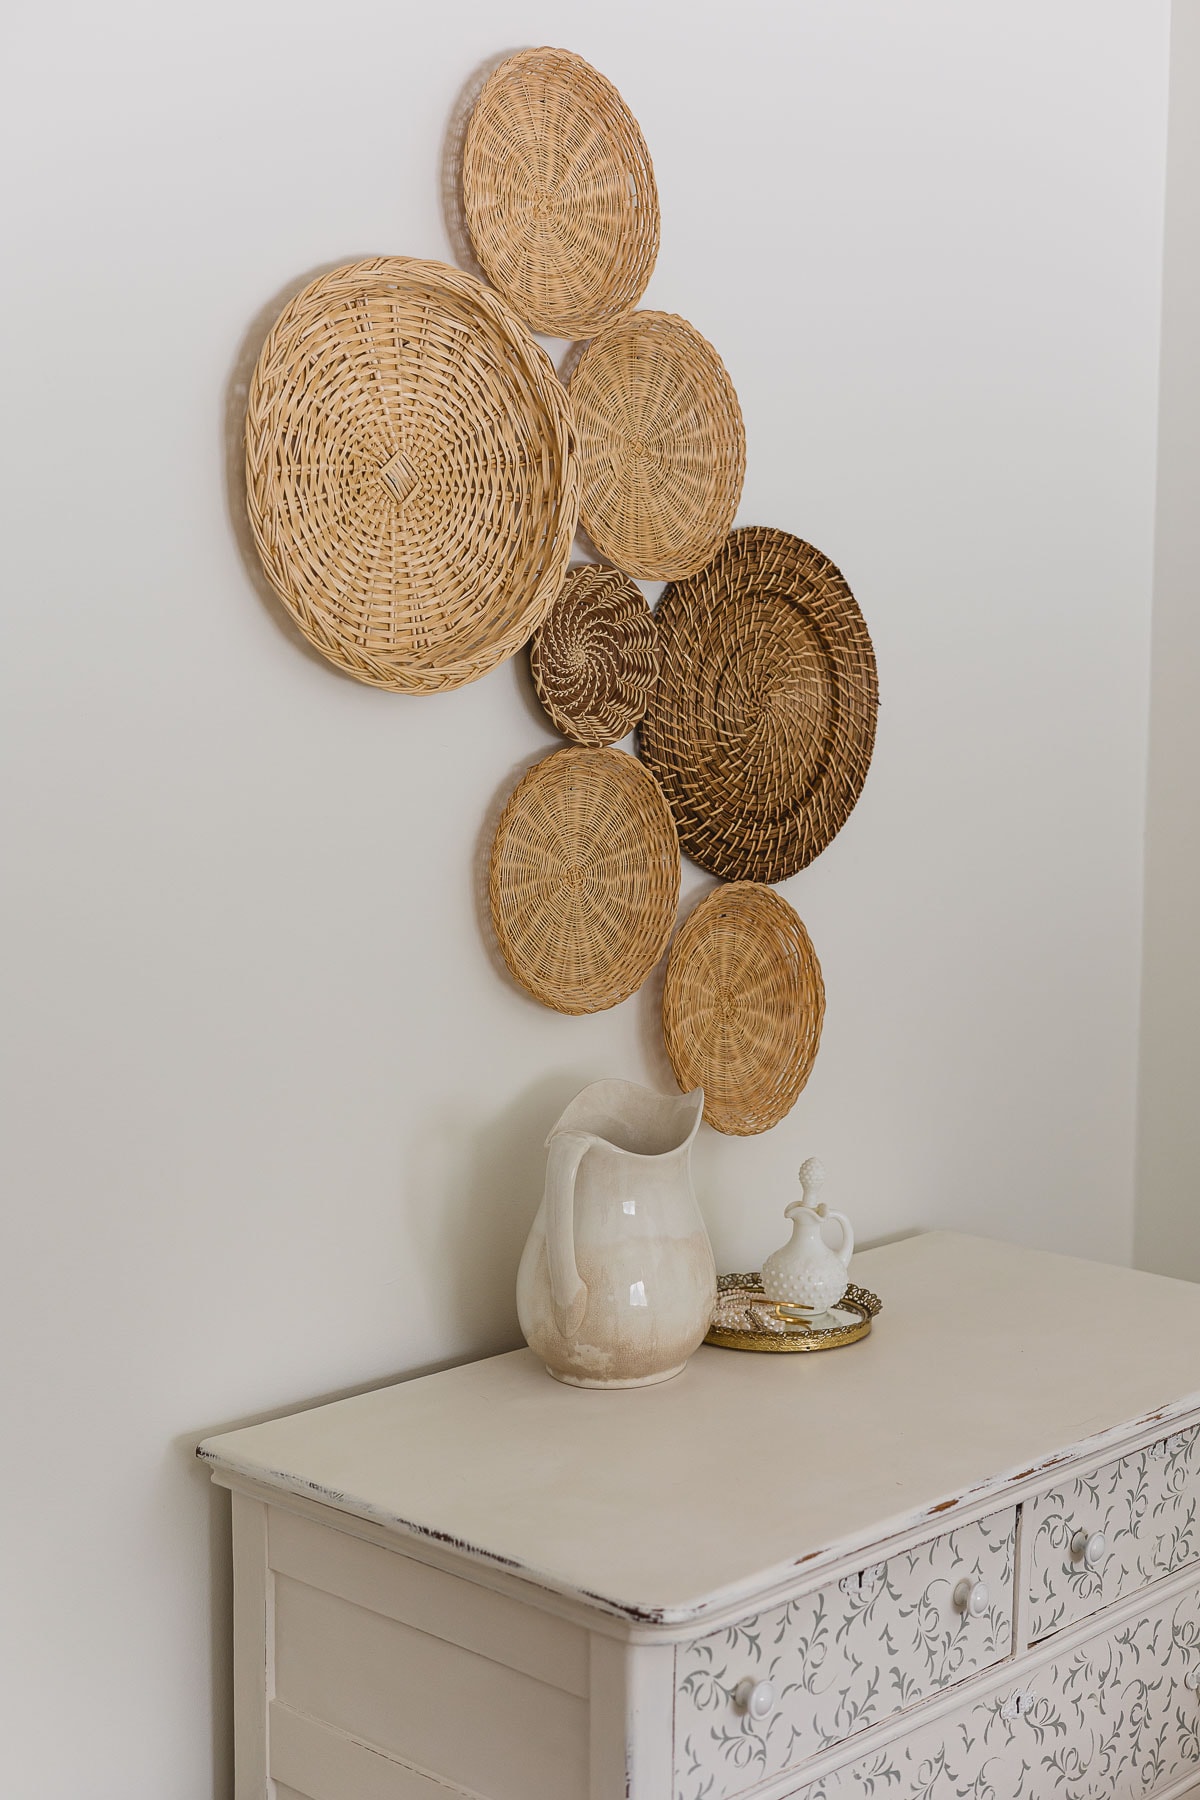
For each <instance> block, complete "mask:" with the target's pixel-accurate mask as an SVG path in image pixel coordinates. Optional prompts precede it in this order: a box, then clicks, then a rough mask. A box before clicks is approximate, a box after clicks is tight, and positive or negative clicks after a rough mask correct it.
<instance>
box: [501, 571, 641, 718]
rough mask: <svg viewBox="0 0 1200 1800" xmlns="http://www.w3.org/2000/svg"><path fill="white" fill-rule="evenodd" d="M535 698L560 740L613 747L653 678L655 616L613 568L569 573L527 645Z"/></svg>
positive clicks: (638, 592)
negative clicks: (551, 721) (556, 729)
mask: <svg viewBox="0 0 1200 1800" xmlns="http://www.w3.org/2000/svg"><path fill="white" fill-rule="evenodd" d="M529 660H530V664H531V666H532V669H533V680H534V685H535V686H536V688H537V693H538V699H539V700H540V701H541V703H542V705H543V706H544V707H545V709H546V711H547V712H548V713H549V715H550V717H551V718H552V719H553V721H554V723H555V725H556V726H557V727H558V729H559V730H560V731H561V732H562V734H563V736H564V737H568V738H570V739H572V741H573V742H574V743H577V744H593V745H600V744H615V743H617V742H618V741H619V740H620V739H621V738H623V737H625V736H626V735H627V734H628V733H629V732H631V731H632V730H633V728H634V726H635V725H636V724H637V722H638V720H639V719H640V718H641V716H642V714H643V713H644V712H645V710H646V701H647V700H648V699H649V696H650V690H651V688H652V687H653V686H654V682H655V679H656V678H657V675H658V639H657V637H656V635H655V630H654V615H653V614H652V612H651V611H650V608H649V606H648V605H647V604H646V601H645V598H644V596H643V595H642V592H641V590H640V588H637V587H635V586H634V584H633V582H632V581H629V580H627V579H626V577H625V576H624V575H622V574H621V573H620V572H619V571H618V570H616V569H606V568H601V567H597V566H595V565H589V566H588V567H585V568H579V569H572V570H571V572H570V574H569V575H568V576H567V579H566V580H565V582H564V583H563V587H562V592H561V593H560V594H559V596H558V599H557V600H556V601H555V602H554V605H553V606H552V607H551V608H550V611H549V612H548V613H547V614H546V617H545V619H544V620H543V621H542V624H541V625H540V626H539V628H538V630H537V632H536V634H535V636H534V639H533V642H532V643H531V644H530V646H529Z"/></svg>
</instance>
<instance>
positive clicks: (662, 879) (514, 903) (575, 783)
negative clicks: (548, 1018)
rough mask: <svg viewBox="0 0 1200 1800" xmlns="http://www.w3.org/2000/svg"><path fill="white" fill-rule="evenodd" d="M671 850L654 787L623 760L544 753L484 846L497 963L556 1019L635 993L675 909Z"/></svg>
mask: <svg viewBox="0 0 1200 1800" xmlns="http://www.w3.org/2000/svg"><path fill="white" fill-rule="evenodd" d="M679 874H680V870H679V840H678V838H677V837H676V835H675V825H674V821H673V820H672V818H671V813H670V809H669V808H668V806H667V803H666V801H665V800H664V799H663V797H662V793H661V791H660V789H659V786H658V783H657V782H656V781H655V779H654V777H653V776H652V775H651V774H650V773H649V771H648V770H646V769H645V768H643V766H642V764H641V763H640V762H638V761H637V760H636V758H635V757H632V756H627V755H626V754H625V752H624V751H623V750H583V749H574V748H570V749H566V750H556V751H554V753H553V754H552V755H551V756H548V757H546V758H545V760H544V761H543V762H540V763H537V764H536V765H535V767H534V768H532V769H530V771H529V773H528V774H527V775H526V776H525V777H524V778H523V779H522V780H521V781H520V782H519V783H518V785H517V787H516V788H515V789H514V791H513V794H512V796H511V798H510V800H509V802H508V804H507V806H506V807H505V809H504V812H503V814H502V815H501V818H500V824H499V826H498V827H497V830H496V837H495V841H494V842H493V845H492V861H491V871H490V876H489V881H488V899H489V902H490V905H491V913H492V923H493V925H494V927H495V931H496V938H497V941H498V942H499V945H500V950H501V953H502V954H503V957H504V960H505V962H506V963H507V964H508V966H509V968H510V970H511V971H512V973H513V975H514V976H515V977H516V979H517V981H519V982H520V984H521V986H522V987H524V988H527V989H528V991H529V992H530V993H531V994H532V995H533V996H534V998H535V999H537V1000H540V1001H541V1002H542V1004H543V1006H552V1007H553V1008H554V1009H555V1011H556V1012H563V1013H590V1012H603V1011H604V1010H605V1009H606V1008H607V1007H610V1006H617V1005H619V1003H620V1002H621V1001H622V1000H627V999H628V998H629V996H630V994H632V993H634V992H635V991H636V990H637V989H638V988H639V987H641V985H642V983H643V981H645V979H646V977H647V975H649V973H650V971H651V969H652V968H653V967H654V965H655V963H656V962H657V961H658V959H659V957H660V956H661V955H662V953H663V951H664V950H665V949H666V947H667V940H668V938H669V937H670V935H671V928H672V926H673V925H674V923H675V915H676V912H677V909H678V906H679Z"/></svg>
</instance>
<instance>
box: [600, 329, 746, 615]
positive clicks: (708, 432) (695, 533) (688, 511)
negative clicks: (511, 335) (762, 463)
mask: <svg viewBox="0 0 1200 1800" xmlns="http://www.w3.org/2000/svg"><path fill="white" fill-rule="evenodd" d="M570 391H571V399H572V401H573V402H574V406H575V419H576V424H577V427H578V431H579V456H580V463H581V470H582V486H581V497H580V512H581V516H582V519H583V523H584V526H585V527H586V529H587V532H588V535H589V537H590V538H591V539H592V541H593V543H594V544H595V545H596V547H597V548H598V549H599V551H600V553H601V555H603V556H605V557H607V558H608V560H609V561H611V562H613V563H615V564H616V565H617V567H618V568H620V569H624V570H625V572H626V574H627V575H635V576H637V577H639V578H640V579H642V580H645V581H670V580H674V579H678V578H681V577H683V576H685V575H691V574H694V573H695V571H696V570H698V569H702V568H703V567H704V565H705V563H707V562H708V561H709V560H710V558H711V557H713V556H714V555H715V554H716V552H717V551H718V550H719V548H720V546H721V544H722V543H723V542H724V539H725V536H726V533H727V532H728V530H729V527H730V526H731V525H732V523H733V517H734V514H735V513H736V512H737V508H738V501H739V500H740V498H741V493H742V481H743V478H744V476H745V473H746V433H745V427H744V426H743V423H742V413H741V408H740V407H739V405H738V400H737V395H736V394H735V393H734V391H733V383H732V382H731V381H730V379H729V376H728V375H727V374H726V372H725V365H724V364H723V363H722V361H721V359H720V357H719V356H718V355H717V353H716V351H715V350H714V349H713V347H712V345H711V344H709V343H707V342H706V341H705V339H704V338H702V337H701V336H700V333H699V332H698V331H696V330H695V329H694V328H693V327H692V326H691V325H689V324H688V322H687V320H686V319H679V318H676V317H675V316H674V315H673V314H671V313H659V312H639V313H634V314H633V316H632V317H631V318H629V319H626V320H625V321H624V322H623V323H621V324H619V325H614V326H612V327H611V328H610V329H609V330H607V331H605V332H602V333H601V334H600V336H599V337H597V338H594V339H593V341H592V343H591V344H589V346H588V348H587V349H586V350H585V351H584V353H583V355H582V357H581V358H580V360H579V363H578V364H577V366H576V368H575V371H574V373H573V374H572V376H571V383H570Z"/></svg>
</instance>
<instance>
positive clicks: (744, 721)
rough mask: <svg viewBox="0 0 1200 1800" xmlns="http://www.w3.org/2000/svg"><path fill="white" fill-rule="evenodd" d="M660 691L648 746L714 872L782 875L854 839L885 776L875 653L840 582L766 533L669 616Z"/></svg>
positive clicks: (675, 588) (681, 590)
mask: <svg viewBox="0 0 1200 1800" xmlns="http://www.w3.org/2000/svg"><path fill="white" fill-rule="evenodd" d="M655 622H656V625H657V627H658V637H659V651H660V657H661V664H660V671H659V678H658V682H657V684H656V686H655V689H654V692H653V693H652V694H651V696H650V703H649V705H648V707H647V709H646V716H645V718H644V719H643V721H642V727H641V752H642V755H643V757H644V758H645V760H646V762H647V764H648V765H649V767H650V768H652V769H653V770H654V772H655V774H656V775H657V776H658V778H659V780H660V782H661V783H662V786H663V791H664V793H665V794H666V796H667V799H668V801H669V802H670V806H671V810H672V812H673V813H674V814H675V822H676V824H677V825H678V827H679V838H680V842H681V844H682V845H683V848H684V849H685V850H686V851H687V853H688V855H689V856H690V857H691V858H692V859H693V860H694V861H695V862H698V863H699V864H700V865H701V866H702V867H703V868H705V869H710V870H711V871H712V872H713V874H715V875H722V876H724V877H725V878H726V879H728V880H750V881H765V882H772V881H781V880H783V879H784V877H786V876H788V875H793V874H795V872H796V871H797V870H798V869H803V868H804V867H805V866H806V865H807V864H808V863H810V862H811V861H812V860H813V858H814V857H815V856H818V855H819V854H820V852H821V851H822V850H824V849H825V847H826V845H827V844H829V842H830V841H831V839H832V838H833V837H834V836H835V835H836V833H837V832H838V831H840V830H841V828H842V826H843V825H844V824H845V822H846V820H847V818H848V817H849V815H850V813H851V811H852V809H853V807H854V805H855V802H856V801H857V799H858V797H859V794H860V793H861V792H862V787H863V783H864V781H865V780H866V777H867V769H868V767H869V766H870V761H871V753H872V750H873V749H874V744H875V723H876V717H877V714H878V710H879V683H878V677H877V673H876V667H875V652H874V649H873V648H872V644H871V638H870V634H869V633H868V631H867V627H866V623H865V621H864V619H863V616H862V613H861V612H860V611H859V608H858V605H857V602H856V601H855V599H854V596H853V594H852V593H851V592H850V589H849V587H848V586H847V585H846V582H845V579H844V578H843V576H842V574H841V572H840V571H839V570H838V569H837V568H835V567H834V565H833V563H831V562H830V561H829V558H828V557H826V556H822V555H821V553H820V551H819V550H814V549H813V547H812V545H811V544H806V543H804V542H802V541H801V539H799V538H796V537H792V536H791V535H790V534H789V533H788V532H785V531H774V530H768V529H765V528H763V527H759V526H752V527H748V528H745V529H743V530H740V531H734V532H732V533H731V534H730V536H729V539H728V541H727V543H726V544H725V545H724V546H723V548H722V549H721V551H720V553H719V554H718V555H717V556H716V557H714V559H713V560H712V562H711V563H709V565H708V566H707V568H705V569H703V570H702V571H701V572H700V574H698V575H696V576H694V577H693V578H691V579H690V580H688V581H684V582H679V583H676V584H674V585H672V586H671V587H669V588H668V589H667V590H666V592H665V593H664V594H663V596H662V598H661V600H660V601H659V603H658V607H657V609H656V612H655Z"/></svg>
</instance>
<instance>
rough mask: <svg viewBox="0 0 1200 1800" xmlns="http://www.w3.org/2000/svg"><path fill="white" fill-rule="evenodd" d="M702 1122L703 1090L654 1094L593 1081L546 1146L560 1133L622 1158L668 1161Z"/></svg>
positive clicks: (631, 1085)
mask: <svg viewBox="0 0 1200 1800" xmlns="http://www.w3.org/2000/svg"><path fill="white" fill-rule="evenodd" d="M703 1117H704V1090H703V1088H693V1090H692V1092H691V1093H690V1094H656V1093H655V1092H654V1091H653V1090H652V1089H651V1088H645V1087H641V1086H640V1085H639V1084H638V1083H637V1082H635V1081H619V1080H610V1081H593V1082H592V1084H591V1086H590V1087H585V1088H584V1089H583V1091H582V1092H581V1093H578V1094H576V1096H575V1098H574V1100H572V1102H571V1104H570V1105H569V1106H568V1107H567V1108H566V1110H565V1111H564V1112H563V1114H562V1116H561V1117H560V1118H559V1120H558V1121H557V1123H556V1124H555V1126H554V1129H553V1131H552V1132H551V1133H550V1136H549V1137H548V1138H547V1139H546V1146H547V1148H549V1146H550V1144H551V1143H553V1141H554V1139H555V1138H556V1137H557V1136H558V1135H559V1134H560V1133H561V1132H570V1133H571V1134H572V1135H574V1136H583V1137H591V1138H594V1139H596V1140H598V1141H599V1142H601V1143H603V1144H604V1145H605V1147H606V1148H607V1149H610V1150H616V1151H620V1152H621V1153H622V1154H623V1155H626V1156H670V1155H672V1154H673V1153H674V1152H676V1151H679V1150H686V1149H687V1148H688V1147H689V1146H690V1145H691V1144H692V1142H693V1141H694V1139H695V1136H696V1133H697V1131H699V1129H700V1121H701V1119H702V1118H703Z"/></svg>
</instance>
